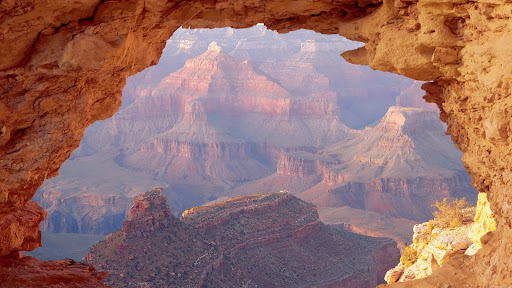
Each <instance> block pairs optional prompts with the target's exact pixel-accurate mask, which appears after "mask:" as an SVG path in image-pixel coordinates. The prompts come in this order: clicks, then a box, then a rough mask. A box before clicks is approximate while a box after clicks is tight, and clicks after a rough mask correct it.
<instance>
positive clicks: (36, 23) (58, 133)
mask: <svg viewBox="0 0 512 288" xmlns="http://www.w3.org/2000/svg"><path fill="white" fill-rule="evenodd" d="M68 4H69V3H68ZM291 4H293V5H291ZM398 6H402V5H398ZM510 6H511V4H510V3H501V2H500V3H497V4H494V3H492V4H490V3H485V2H463V3H458V2H457V3H450V5H446V3H438V2H430V1H427V2H425V3H423V2H421V1H419V2H418V3H412V2H411V5H409V6H407V7H403V8H398V7H395V6H394V5H382V4H381V3H380V2H371V1H370V2H368V1H361V2H358V1H356V2H353V3H350V4H349V3H347V4H340V3H339V2H331V1H319V2H309V1H296V2H292V1H266V2H259V1H254V2H244V1H236V0H233V1H232V2H230V1H221V2H218V3H217V1H207V2H205V1H186V2H169V3H167V4H165V5H162V4H160V3H157V2H152V3H151V4H150V5H148V9H144V8H143V7H145V5H144V3H143V1H133V2H97V1H77V2H73V3H71V4H69V5H66V6H62V5H55V4H54V3H39V2H38V3H33V2H30V1H28V2H18V1H7V2H6V1H3V2H2V4H1V6H0V11H1V12H2V16H1V17H2V21H1V25H2V27H1V29H0V31H2V32H1V34H0V41H1V42H0V51H3V52H4V53H5V54H4V55H3V57H2V59H1V62H0V69H2V71H0V75H1V76H0V77H1V78H0V94H1V95H2V98H1V103H2V104H1V105H2V106H1V107H2V109H1V110H0V113H1V114H0V115H1V121H2V123H0V127H2V131H4V128H3V127H6V128H5V131H6V133H5V135H4V134H2V135H1V136H0V137H1V138H3V139H2V141H1V143H3V145H2V147H1V149H0V159H2V161H3V162H2V166H1V168H0V175H2V179H3V181H2V182H1V183H0V199H1V202H0V213H1V215H2V216H0V221H1V222H5V221H6V218H7V217H8V215H10V214H11V213H12V212H14V211H15V210H17V209H19V208H21V207H23V206H24V205H25V204H26V203H27V202H28V201H29V199H30V198H31V197H32V196H33V195H34V193H35V190H36V189H37V187H38V186H40V185H41V183H42V182H43V181H44V179H46V178H48V177H51V176H55V175H56V172H57V170H58V168H59V166H60V165H61V164H62V162H63V161H64V160H65V159H66V158H68V157H69V155H70V152H71V150H73V149H74V148H76V147H77V146H78V144H79V142H80V139H81V137H82V135H83V130H84V128H85V127H86V126H88V125H89V124H91V123H92V122H94V121H96V120H99V119H104V118H106V117H108V116H111V115H112V114H113V112H114V111H115V110H116V109H117V108H118V107H119V105H120V91H121V89H122V86H123V85H124V80H125V78H126V77H127V76H128V75H130V74H133V73H135V72H137V71H140V70H142V69H143V68H144V67H147V66H149V65H151V64H154V63H156V62H157V59H158V56H159V55H160V52H161V51H162V49H163V46H164V41H165V40H166V39H168V38H169V36H170V34H172V31H174V30H175V29H176V28H177V27H179V26H191V27H209V28H211V27H216V26H229V25H232V26H233V27H247V26H251V25H255V24H256V23H266V24H267V25H268V26H269V27H270V28H272V29H276V30H279V31H281V32H287V31H290V30H293V29H299V28H305V29H315V30H316V31H319V32H323V33H339V34H340V35H346V36H347V37H349V38H351V39H354V40H359V41H363V42H365V43H366V45H365V48H366V50H367V54H368V63H369V64H370V66H371V67H373V68H374V69H380V70H384V71H390V72H395V73H399V74H402V75H405V76H408V77H411V78H414V79H419V80H433V79H436V80H435V82H433V84H432V85H434V86H438V87H439V90H438V91H439V93H430V92H429V93H427V95H426V98H427V99H429V100H430V101H432V102H435V103H437V104H438V105H439V107H440V109H441V119H442V120H443V121H445V122H446V123H447V125H448V130H447V133H448V134H450V135H451V136H452V138H453V141H454V142H455V144H456V145H457V147H458V148H460V149H461V150H462V151H463V152H464V153H465V154H464V157H463V161H464V163H465V165H466V167H468V170H469V172H470V174H471V177H472V183H473V184H474V185H475V186H476V187H477V189H478V190H479V192H482V193H487V195H488V199H489V202H490V203H491V209H492V211H493V212H494V213H495V215H496V219H497V221H496V222H497V230H496V231H497V232H496V233H494V234H492V235H489V237H488V239H487V240H488V242H487V245H484V246H483V248H482V249H481V251H480V252H479V253H477V254H476V256H475V257H471V258H469V257H459V258H457V259H458V260H457V261H456V262H454V263H457V265H460V266H464V267H463V268H462V270H456V269H455V268H454V267H455V266H450V268H446V269H438V270H437V271H439V272H438V273H436V275H434V277H432V278H431V279H430V280H429V281H438V282H439V283H443V282H444V283H448V282H449V283H457V285H462V284H465V283H470V284H472V285H476V286H488V285H496V286H500V285H501V286H507V285H510V284H511V280H510V277H509V275H508V273H509V272H508V271H511V270H512V260H511V259H510V258H508V259H496V258H499V255H495V251H503V255H509V254H510V253H509V252H511V248H510V245H509V241H507V239H508V238H510V235H511V234H512V231H511V228H510V225H509V224H508V221H506V219H507V217H509V214H510V211H509V210H510V209H509V208H508V206H509V204H508V203H509V202H510V201H509V200H510V195H509V193H508V192H506V191H509V190H510V189H509V188H510V183H512V173H510V167H511V166H510V163H512V155H511V154H510V153H509V151H510V150H511V149H510V148H511V147H510V145H511V143H512V141H511V140H512V139H511V137H512V135H511V133H509V130H510V129H509V124H510V123H509V119H510V113H512V112H511V111H512V109H510V108H511V106H512V101H510V97H509V95H511V87H510V84H509V83H510V82H512V79H511V75H512V73H511V72H512V64H511V62H510V61H509V59H510V55H511V52H510V45H508V43H510V42H511V40H512V33H511V31H510V25H509V21H510V20H509V14H510V8H511V7H510ZM43 30H46V31H44V32H43V33H40V32H42V31H43ZM53 31H55V34H52V33H53ZM48 35H49V36H48ZM90 35H97V37H101V38H102V40H101V41H105V42H106V43H109V44H108V45H109V46H107V45H99V46H98V47H97V49H98V51H100V52H103V53H104V54H106V57H105V60H104V61H103V60H102V59H103V56H101V57H99V59H101V60H100V61H98V62H96V63H102V66H101V68H99V69H86V68H87V67H77V66H76V65H75V66H73V65H72V66H71V68H73V70H69V69H66V67H59V66H58V63H59V62H58V60H59V59H60V58H61V57H60V56H61V51H62V47H65V46H66V45H67V44H68V43H70V42H71V41H72V40H73V39H75V38H80V37H82V36H83V37H85V36H90ZM454 46H458V47H461V50H460V52H459V53H458V57H459V58H460V59H459V60H460V61H457V63H454V64H451V63H449V64H444V63H432V62H431V61H432V57H431V56H432V53H433V51H435V48H436V47H454ZM93 49H96V47H93ZM89 52H90V53H91V54H92V55H95V51H89ZM44 54H47V55H49V56H46V55H44ZM42 55H44V56H43V57H40V56H42ZM46 59H48V60H50V61H51V62H47V61H43V60H46ZM32 60H33V61H32ZM82 63H83V62H79V63H78V64H79V65H80V64H82ZM67 67H68V68H69V66H67ZM94 67H98V66H96V65H94ZM499 115H502V116H499ZM495 116H498V117H495ZM485 123H487V124H490V125H491V126H490V127H491V128H492V129H491V131H492V130H494V131H498V132H499V133H497V134H496V133H491V135H488V136H487V135H486V133H485V132H484V131H485V130H486V127H485V126H486V125H485ZM494 128H497V129H494ZM496 136H498V137H496ZM500 219H505V220H503V221H500ZM0 232H1V233H4V232H5V231H0ZM491 259H494V260H492V261H491ZM468 267H471V268H472V269H466V270H472V271H478V272H479V273H475V272H473V273H474V275H479V277H476V276H468V274H467V273H465V272H464V269H465V268H468ZM437 271H436V272H437ZM444 271H446V272H444ZM457 271H459V272H460V273H456V272H457ZM443 273H447V274H446V275H445V274H443ZM450 275H454V277H450ZM464 277H465V278H464ZM465 279H466V280H465Z"/></svg>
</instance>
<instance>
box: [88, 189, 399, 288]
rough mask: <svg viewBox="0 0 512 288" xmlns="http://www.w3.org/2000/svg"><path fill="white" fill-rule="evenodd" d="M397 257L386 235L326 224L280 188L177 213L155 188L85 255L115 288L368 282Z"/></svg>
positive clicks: (309, 207) (380, 275)
mask: <svg viewBox="0 0 512 288" xmlns="http://www.w3.org/2000/svg"><path fill="white" fill-rule="evenodd" d="M398 257H399V251H398V249H397V248H396V243H395V242H394V241H392V240H391V239H387V238H372V237H367V236H362V235H357V234H353V233H350V232H340V231H337V230H334V229H331V228H328V227H327V226H326V225H324V224H323V223H322V222H320V221H319V220H318V213H317V212H316V209H315V207H314V206H313V205H312V204H309V203H306V202H304V201H302V200H299V199H298V198H295V197H294V196H292V195H291V194H290V193H287V192H281V193H273V194H258V195H251V196H241V197H237V198H233V199H230V200H227V201H224V202H220V203H216V204H211V205H207V206H200V207H194V208H192V209H189V210H187V211H185V212H184V213H183V216H182V218H181V219H177V218H176V217H174V216H173V215H172V214H171V213H170V210H169V207H168V205H167V202H166V199H165V196H164V194H163V192H162V191H161V190H160V189H155V190H152V191H148V192H146V193H144V194H142V195H140V196H139V197H137V199H136V200H135V203H134V206H133V207H132V208H131V210H130V219H129V220H126V221H125V222H124V228H123V230H122V231H119V232H115V233H112V234H110V235H109V236H108V237H107V239H106V240H105V241H102V242H100V243H98V244H96V245H95V246H94V247H93V248H92V249H91V250H90V251H89V253H88V255H87V257H86V260H87V262H89V263H92V264H94V265H95V266H96V267H98V268H99V269H101V270H108V271H109V272H110V274H109V277H108V278H107V279H106V280H105V283H106V284H108V285H113V286H114V287H127V286H130V284H132V283H134V282H135V281H137V282H139V283H142V284H144V285H150V286H161V285H163V286H165V287H167V286H168V287H304V286H307V287H311V286H314V287H338V286H340V287H372V286H375V285H377V284H378V283H382V280H383V277H384V273H385V271H386V269H389V268H390V267H391V266H392V265H393V264H392V262H393V261H397V259H398ZM142 284H141V285H142ZM244 285H245V286H244Z"/></svg>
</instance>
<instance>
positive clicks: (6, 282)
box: [0, 252, 108, 288]
mask: <svg viewBox="0 0 512 288" xmlns="http://www.w3.org/2000/svg"><path fill="white" fill-rule="evenodd" d="M107 275H108V273H107V272H96V270H95V269H94V267H92V265H87V264H84V263H79V262H75V261H73V260H72V259H64V260H57V261H43V260H39V259H36V258H33V257H30V256H25V255H23V253H18V252H14V253H11V254H10V255H8V256H6V257H2V258H1V260H0V279H2V282H1V283H0V287H2V288H10V287H12V288H18V287H27V288H29V287H34V288H36V287H70V288H71V287H76V288H93V287H94V288H95V287H105V286H104V285H103V284H102V283H101V280H102V279H104V278H105V277H107Z"/></svg>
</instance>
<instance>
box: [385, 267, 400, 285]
mask: <svg viewBox="0 0 512 288" xmlns="http://www.w3.org/2000/svg"><path fill="white" fill-rule="evenodd" d="M404 270H405V267H404V266H403V265H397V266H396V267H395V268H393V269H390V270H388V272H386V276H384V281H386V283H388V284H391V283H395V282H397V281H398V279H400V277H401V276H402V274H403V273H404Z"/></svg>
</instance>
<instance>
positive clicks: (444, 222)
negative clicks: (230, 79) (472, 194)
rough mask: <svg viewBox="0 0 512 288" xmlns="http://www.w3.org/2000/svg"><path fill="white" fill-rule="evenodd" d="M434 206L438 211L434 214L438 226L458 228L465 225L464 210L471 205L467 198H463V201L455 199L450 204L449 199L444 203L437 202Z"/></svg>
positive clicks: (445, 199)
mask: <svg viewBox="0 0 512 288" xmlns="http://www.w3.org/2000/svg"><path fill="white" fill-rule="evenodd" d="M432 206H433V207H435V209H437V210H436V211H434V213H433V214H434V221H435V224H436V226H438V227H441V228H456V227H460V226H462V224H464V222H463V221H464V214H463V210H464V209H465V208H468V207H470V206H471V205H470V204H469V203H468V202H467V201H466V198H465V197H462V198H461V199H457V198H455V199H454V200H453V201H450V202H448V199H447V198H443V201H441V202H439V201H436V204H434V205H432Z"/></svg>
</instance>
